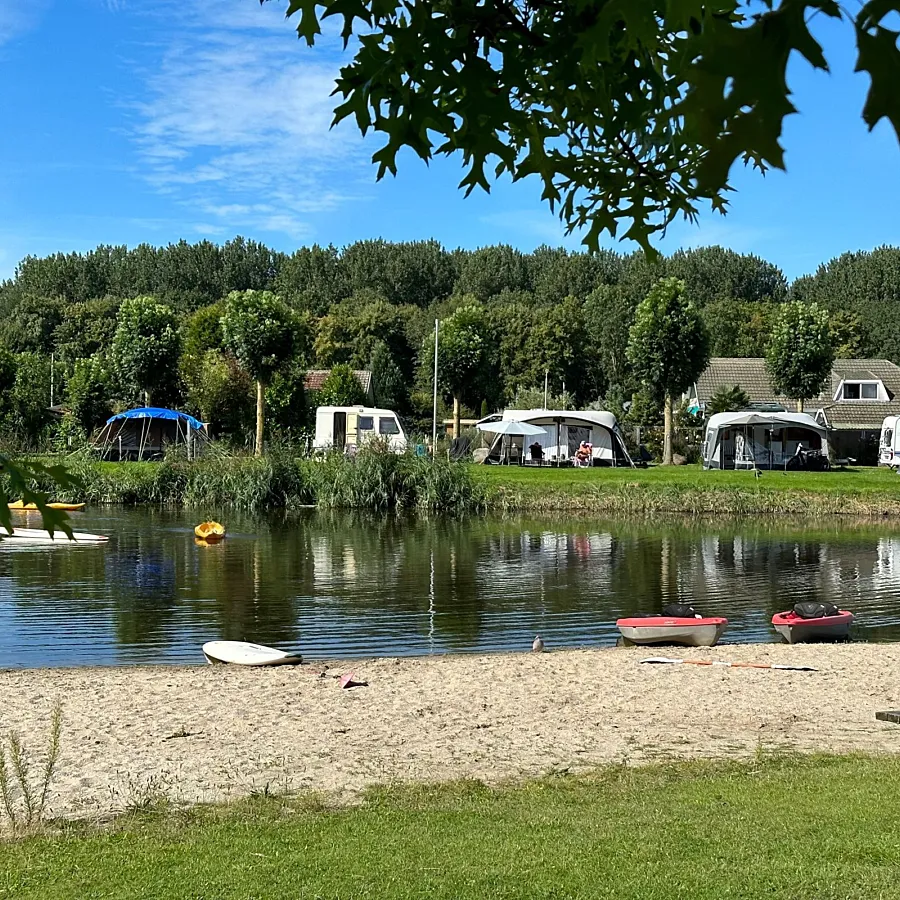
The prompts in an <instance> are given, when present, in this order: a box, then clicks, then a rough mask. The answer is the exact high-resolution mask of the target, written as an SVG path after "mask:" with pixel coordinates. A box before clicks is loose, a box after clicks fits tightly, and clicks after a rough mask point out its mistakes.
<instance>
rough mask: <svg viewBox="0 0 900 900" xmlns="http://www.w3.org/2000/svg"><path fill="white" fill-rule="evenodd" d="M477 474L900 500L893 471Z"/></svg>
mask: <svg viewBox="0 0 900 900" xmlns="http://www.w3.org/2000/svg"><path fill="white" fill-rule="evenodd" d="M472 472H473V473H474V474H475V475H476V476H477V477H478V478H481V479H484V480H485V481H486V482H487V483H488V484H491V485H497V486H508V487H534V486H540V487H546V488H550V489H555V490H566V491H573V490H574V491H578V490H584V489H594V488H602V487H604V486H607V485H609V486H613V485H622V484H628V483H633V482H639V483H641V484H645V485H648V486H654V485H674V486H680V487H688V486H690V487H704V488H705V487H723V488H753V489H754V490H757V489H759V490H770V491H771V490H778V491H784V490H802V491H816V492H827V493H841V492H852V493H863V494H865V493H885V492H891V493H894V494H896V496H897V497H898V498H900V477H898V476H897V475H896V474H895V473H894V470H893V469H887V468H882V467H879V468H874V467H873V468H868V467H860V468H847V469H834V470H833V471H830V472H782V471H771V472H769V471H766V472H763V473H762V475H761V476H760V477H759V478H757V477H756V476H755V475H754V474H753V472H749V471H734V470H726V471H722V470H710V471H704V470H703V469H702V468H701V467H700V466H698V465H692V466H651V467H649V468H647V469H631V468H627V469H626V468H617V469H613V468H605V467H595V468H592V469H575V468H566V469H554V468H550V467H540V468H538V467H533V466H472Z"/></svg>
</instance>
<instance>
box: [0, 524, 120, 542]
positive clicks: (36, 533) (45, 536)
mask: <svg viewBox="0 0 900 900" xmlns="http://www.w3.org/2000/svg"><path fill="white" fill-rule="evenodd" d="M108 540H109V538H108V537H107V536H106V535H105V534H90V533H89V532H87V531H73V532H72V537H71V539H70V538H69V537H68V535H67V534H66V533H65V532H63V531H60V530H59V529H57V530H56V531H54V532H53V534H50V532H49V531H47V530H46V529H45V528H15V529H13V530H12V531H10V530H9V529H8V528H5V527H2V528H0V541H2V542H6V541H9V542H10V543H17V544H20V543H21V544H26V543H27V544H105V543H106V542H107V541H108Z"/></svg>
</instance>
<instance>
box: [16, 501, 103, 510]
mask: <svg viewBox="0 0 900 900" xmlns="http://www.w3.org/2000/svg"><path fill="white" fill-rule="evenodd" d="M8 506H9V508H10V509H17V510H20V511H24V512H36V511H37V504H36V503H23V502H22V501H21V500H14V501H13V502H12V503H10V504H8ZM47 506H49V507H50V509H64V510H65V511H66V512H78V511H79V510H82V509H84V507H85V504H84V503H48V504H47Z"/></svg>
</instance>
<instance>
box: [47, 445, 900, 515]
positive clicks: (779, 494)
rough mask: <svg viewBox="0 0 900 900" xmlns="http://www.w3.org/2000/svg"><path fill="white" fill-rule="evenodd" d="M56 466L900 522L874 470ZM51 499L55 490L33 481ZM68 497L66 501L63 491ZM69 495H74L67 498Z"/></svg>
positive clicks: (399, 499)
mask: <svg viewBox="0 0 900 900" xmlns="http://www.w3.org/2000/svg"><path fill="white" fill-rule="evenodd" d="M39 459H41V460H42V461H47V462H62V463H63V464H65V465H66V466H67V467H68V468H69V469H70V471H71V473H72V474H73V475H75V476H77V477H78V478H80V480H81V483H82V487H81V488H80V489H79V490H78V491H76V492H74V493H73V492H72V491H68V492H62V493H63V494H65V496H62V495H60V496H58V497H54V499H61V500H73V501H74V500H78V501H87V502H88V503H91V504H123V505H128V506H148V505H149V506H158V505H169V504H172V505H175V506H179V507H191V506H203V507H214V508H215V507H221V508H223V509H234V510H243V511H246V512H254V513H258V512H268V511H273V510H279V509H287V510H291V509H299V508H308V507H310V506H314V507H316V508H319V509H342V510H343V509H346V510H354V509H355V510H363V511H370V512H375V513H379V514H386V513H393V512H399V511H414V510H419V511H424V512H433V513H447V514H450V515H454V516H459V515H462V514H466V513H472V514H475V513H481V512H485V511H486V512H511V513H539V512H570V513H572V512H584V511H590V512H593V513H597V514H601V515H657V514H677V515H691V516H704V515H723V514H724V515H731V516H743V517H746V516H754V515H757V516H795V517H806V518H810V517H813V516H823V515H828V516H834V515H841V516H845V517H871V518H888V517H890V518H898V517H900V480H898V477H897V475H896V473H894V472H893V471H892V470H887V469H884V468H868V469H865V468H847V469H844V470H833V471H830V472H781V471H777V470H776V471H765V472H762V473H760V475H759V477H758V478H757V477H755V475H754V473H751V472H747V471H732V470H717V471H702V470H701V469H700V468H699V467H698V466H696V465H690V466H676V467H665V468H664V467H659V466H656V467H651V468H647V469H631V468H627V469H626V468H600V467H598V468H590V469H566V468H562V469H555V468H533V467H515V466H511V467H506V466H478V465H475V464H466V463H451V462H449V461H447V460H443V459H438V460H437V461H435V462H434V463H432V462H431V461H430V460H422V459H418V458H416V457H407V456H397V455H395V454H390V453H389V454H377V453H373V454H368V455H366V456H365V459H366V464H365V465H357V464H356V462H355V461H354V460H349V459H346V458H344V457H329V458H328V459H326V460H322V461H315V460H310V459H301V458H295V457H293V456H290V455H278V454H276V455H273V456H264V457H261V458H256V457H243V456H233V457H223V458H221V459H214V458H209V459H201V460H196V461H191V462H188V461H186V460H171V461H170V460H166V461H163V462H139V463H138V462H124V463H111V462H95V461H92V460H90V459H87V458H85V457H83V456H82V457H65V458H62V459H58V458H55V457H39ZM39 487H41V488H43V489H44V490H47V491H48V492H50V493H51V494H54V495H55V494H57V493H59V492H58V491H57V486H56V485H55V484H53V483H52V482H51V481H50V480H49V479H44V480H43V481H42V483H41V484H40V485H39ZM70 494H71V496H69V495H70ZM75 494H77V496H75Z"/></svg>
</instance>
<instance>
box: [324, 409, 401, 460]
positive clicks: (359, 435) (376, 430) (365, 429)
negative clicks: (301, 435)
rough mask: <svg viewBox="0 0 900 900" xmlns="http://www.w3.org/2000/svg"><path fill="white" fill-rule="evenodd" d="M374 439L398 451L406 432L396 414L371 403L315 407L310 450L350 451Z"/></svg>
mask: <svg viewBox="0 0 900 900" xmlns="http://www.w3.org/2000/svg"><path fill="white" fill-rule="evenodd" d="M375 438H378V439H380V440H383V441H385V442H386V443H387V445H388V446H389V447H390V449H391V450H394V451H395V452H396V453H402V452H403V451H404V450H405V449H406V446H407V440H406V435H405V434H404V433H403V428H402V427H401V426H400V420H399V419H398V418H397V414H396V413H395V412H393V411H392V410H390V409H376V408H374V407H371V406H320V407H318V409H316V436H315V440H314V441H313V449H314V450H347V451H353V450H354V449H356V448H358V447H361V446H362V445H363V444H364V443H366V441H371V440H373V439H375Z"/></svg>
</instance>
